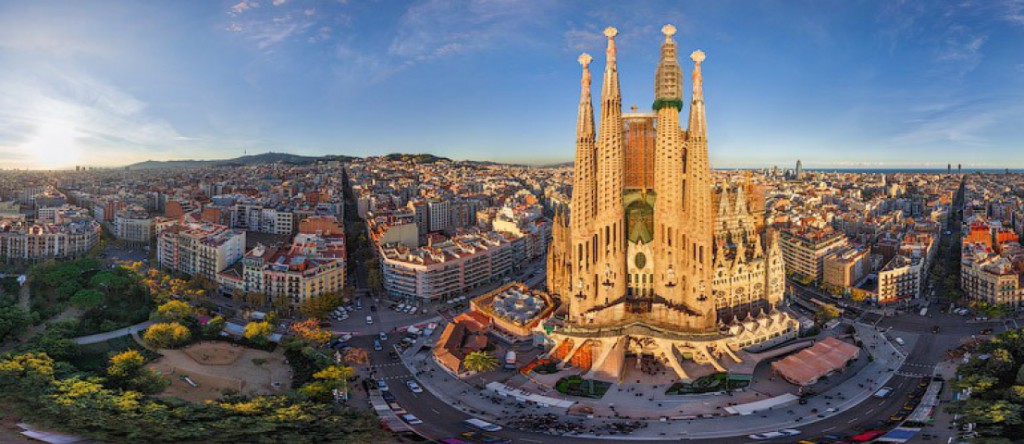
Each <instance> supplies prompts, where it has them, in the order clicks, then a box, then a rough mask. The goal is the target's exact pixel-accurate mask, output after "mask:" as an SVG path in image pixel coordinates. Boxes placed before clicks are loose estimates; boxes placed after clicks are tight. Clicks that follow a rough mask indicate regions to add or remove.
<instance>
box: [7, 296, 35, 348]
mask: <svg viewBox="0 0 1024 444" xmlns="http://www.w3.org/2000/svg"><path fill="white" fill-rule="evenodd" d="M30 322H31V319H30V318H29V315H28V313H25V310H22V309H21V307H19V306H17V305H13V304H12V305H4V306H0V342H2V341H3V340H4V339H7V336H8V335H10V334H11V333H18V332H21V331H22V329H24V328H25V327H28V325H29V323H30Z"/></svg>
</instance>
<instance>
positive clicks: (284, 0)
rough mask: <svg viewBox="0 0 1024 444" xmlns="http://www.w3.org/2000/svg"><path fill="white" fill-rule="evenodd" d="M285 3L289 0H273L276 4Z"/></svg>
mask: <svg viewBox="0 0 1024 444" xmlns="http://www.w3.org/2000/svg"><path fill="white" fill-rule="evenodd" d="M285 3H288V0H274V1H273V4H274V6H281V5H283V4H285Z"/></svg>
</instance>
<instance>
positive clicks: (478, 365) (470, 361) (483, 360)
mask: <svg viewBox="0 0 1024 444" xmlns="http://www.w3.org/2000/svg"><path fill="white" fill-rule="evenodd" d="M462 365H463V366H464V367H466V370H469V371H473V372H477V373H483V372H489V371H491V370H494V369H496V368H498V358H495V357H494V355H492V354H490V353H487V352H485V351H475V352H471V353H470V354H468V355H466V358H465V359H463V360H462Z"/></svg>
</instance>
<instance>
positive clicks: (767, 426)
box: [402, 324, 904, 440]
mask: <svg viewBox="0 0 1024 444" xmlns="http://www.w3.org/2000/svg"><path fill="white" fill-rule="evenodd" d="M855 328H856V329H857V333H858V336H859V337H860V339H861V340H862V341H863V342H864V348H863V350H865V351H866V352H867V353H869V354H870V355H871V356H872V357H873V361H872V362H870V363H869V364H868V365H867V366H866V367H865V368H863V369H862V370H861V371H860V372H858V373H857V374H856V375H853V376H852V377H850V378H849V379H848V380H846V381H845V382H843V383H841V384H839V385H838V386H836V387H833V388H831V389H829V390H827V391H826V392H824V393H821V394H819V395H817V396H813V397H810V398H808V402H807V404H805V405H794V404H790V405H786V406H781V407H775V408H773V409H770V410H769V411H766V412H758V413H755V414H753V415H747V416H718V417H712V418H707V417H705V418H694V419H682V420H667V421H665V422H662V421H660V420H657V419H654V420H644V421H645V422H646V423H647V427H646V428H642V429H639V430H637V431H635V432H634V433H632V434H631V435H613V436H607V435H590V434H573V435H571V436H575V437H580V438H590V439H634V440H664V439H672V438H677V439H712V438H726V437H733V436H743V435H748V434H751V433H758V432H763V431H768V430H777V429H780V428H798V427H801V426H805V425H807V424H812V423H815V422H818V421H822V420H824V419H827V418H829V417H832V416H835V415H837V414H839V413H841V412H844V411H846V410H849V409H852V408H854V407H856V406H857V405H859V404H860V403H862V402H864V401H865V400H867V399H868V398H870V397H871V395H872V394H873V393H874V392H875V391H876V390H877V389H878V388H880V387H882V386H884V385H885V384H886V383H887V382H888V381H889V379H890V378H892V377H893V375H894V374H895V371H896V370H897V369H898V368H899V367H900V366H901V365H902V363H903V360H904V356H903V355H902V354H900V353H897V350H896V349H895V347H893V345H892V344H891V343H890V342H889V341H888V340H887V339H886V338H885V336H884V335H883V334H882V333H880V332H878V331H877V330H876V329H875V328H874V327H872V326H870V325H865V324H856V325H855ZM402 358H403V359H402V362H403V363H404V364H405V365H406V366H407V367H408V368H409V371H410V372H412V373H413V374H416V375H417V376H418V378H419V381H420V384H421V385H422V386H423V387H424V388H425V389H426V390H429V391H430V392H431V393H432V394H434V396H436V397H438V398H439V399H441V400H442V401H444V402H445V403H447V404H448V405H451V406H453V407H455V408H458V409H460V410H462V411H463V412H466V413H467V414H471V415H474V416H477V417H480V418H483V419H485V420H488V421H492V422H496V423H500V424H507V422H508V420H509V419H510V418H511V417H512V416H514V415H518V414H523V413H555V414H558V415H559V416H562V417H563V418H564V421H566V422H584V421H585V422H587V423H588V424H591V425H599V424H602V423H609V422H621V421H623V420H625V419H624V418H614V417H606V416H603V415H593V416H592V417H590V418H586V417H583V416H569V415H566V411H565V409H557V408H542V407H536V406H524V407H522V408H521V407H519V405H520V403H517V402H515V401H514V400H513V401H509V400H506V399H501V398H500V397H497V396H496V395H493V394H491V393H488V392H486V391H485V390H483V389H482V388H478V387H474V386H472V385H470V384H468V383H466V382H463V381H461V380H459V379H457V378H455V377H453V376H451V375H450V374H448V373H447V372H445V371H444V370H443V369H441V368H440V367H439V366H438V365H437V364H436V363H434V361H433V359H431V357H430V355H429V354H426V355H419V356H415V355H414V356H403V357H402ZM611 390H612V391H614V390H616V388H615V387H613V388H612V389H611ZM610 393H611V392H609V394H610ZM543 394H544V395H546V396H552V395H554V396H560V397H562V398H566V399H569V400H577V401H581V402H587V401H590V400H584V399H583V398H572V397H565V396H561V395H558V394H556V393H555V394H553V393H552V392H550V391H548V392H545V393H543ZM608 396H609V395H605V397H606V398H608ZM716 398H717V397H716ZM712 399H713V398H709V397H708V395H701V396H694V397H686V398H684V399H682V400H679V401H676V400H673V401H674V403H680V404H682V405H684V406H685V403H692V404H696V405H694V407H693V408H694V410H695V411H696V410H705V409H707V408H709V407H710V404H711V402H712V401H711V400H712ZM637 400H638V401H641V403H643V402H649V401H646V398H643V397H637ZM716 400H717V399H716ZM733 400H736V399H735V398H724V399H722V401H725V402H726V403H727V402H729V401H733ZM607 401H608V399H604V400H599V401H597V402H598V403H603V402H607ZM659 401H660V402H662V403H663V404H664V403H665V400H664V399H658V400H656V401H654V405H656V404H657V402H659ZM618 402H621V401H618ZM704 404H708V405H704ZM617 405H620V404H618V403H617ZM640 407H641V406H639V405H637V406H633V407H631V408H630V410H636V409H637V408H640ZM829 409H832V411H829ZM712 410H713V408H712Z"/></svg>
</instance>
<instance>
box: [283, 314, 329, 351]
mask: <svg viewBox="0 0 1024 444" xmlns="http://www.w3.org/2000/svg"><path fill="white" fill-rule="evenodd" d="M291 330H292V334H294V335H295V336H296V337H298V338H299V339H302V340H303V341H306V342H308V343H310V344H313V345H317V346H321V345H324V344H326V343H327V341H330V340H331V332H329V331H327V330H324V329H322V328H320V323H319V322H318V321H317V320H316V319H307V320H305V321H302V322H296V323H294V324H292V326H291Z"/></svg>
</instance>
